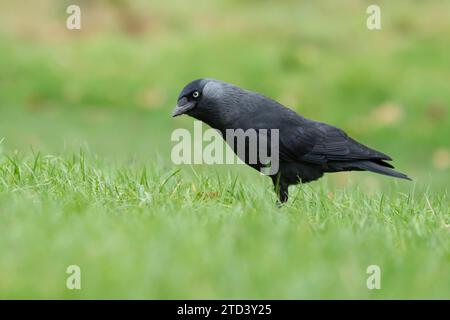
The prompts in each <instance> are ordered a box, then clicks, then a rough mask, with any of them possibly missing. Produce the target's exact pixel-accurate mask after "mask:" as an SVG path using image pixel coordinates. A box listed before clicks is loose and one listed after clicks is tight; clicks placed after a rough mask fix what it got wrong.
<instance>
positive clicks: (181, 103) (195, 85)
mask: <svg viewBox="0 0 450 320" xmlns="http://www.w3.org/2000/svg"><path fill="white" fill-rule="evenodd" d="M231 87H232V86H231V85H230V84H227V83H225V82H222V81H219V80H214V79H198V80H194V81H192V82H190V83H189V84H188V85H186V86H185V87H184V88H183V90H182V91H181V93H180V95H179V96H178V102H177V106H176V107H175V109H174V110H173V112H172V117H177V116H180V115H182V114H187V115H189V116H192V117H194V118H203V117H204V116H206V115H208V114H209V115H211V116H212V115H213V114H215V113H217V112H219V111H220V110H219V109H221V108H220V107H221V106H222V103H223V102H224V100H226V97H227V96H228V95H229V93H230V92H228V91H229V89H230V88H231ZM200 120H203V119H200Z"/></svg>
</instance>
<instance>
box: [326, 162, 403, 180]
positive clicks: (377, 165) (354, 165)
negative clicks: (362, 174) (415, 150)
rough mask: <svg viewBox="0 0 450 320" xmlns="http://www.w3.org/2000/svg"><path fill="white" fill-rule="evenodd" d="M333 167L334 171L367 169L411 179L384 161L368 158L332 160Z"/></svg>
mask: <svg viewBox="0 0 450 320" xmlns="http://www.w3.org/2000/svg"><path fill="white" fill-rule="evenodd" d="M333 169H335V170H336V171H347V170H349V171H350V170H367V171H372V172H375V173H379V174H384V175H386V176H391V177H396V178H400V179H405V180H411V178H410V177H408V176H407V175H406V174H404V173H401V172H398V171H395V170H394V169H393V166H392V165H390V164H389V163H386V162H384V161H377V162H373V161H370V160H362V161H350V162H340V163H339V162H334V163H333Z"/></svg>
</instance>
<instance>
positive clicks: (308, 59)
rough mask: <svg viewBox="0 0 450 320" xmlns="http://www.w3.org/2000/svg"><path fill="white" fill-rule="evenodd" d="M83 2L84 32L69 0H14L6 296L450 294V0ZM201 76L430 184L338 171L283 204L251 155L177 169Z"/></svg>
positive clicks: (4, 165) (2, 33) (6, 80)
mask: <svg viewBox="0 0 450 320" xmlns="http://www.w3.org/2000/svg"><path fill="white" fill-rule="evenodd" d="M72 3H78V4H80V6H81V8H82V15H83V18H82V19H83V22H82V30H81V31H68V30H66V29H65V28H64V25H65V19H66V14H65V8H66V3H64V2H61V1H56V0H41V1H39V3H37V2H36V3H28V2H27V3H26V6H24V5H23V4H24V2H21V1H14V2H4V3H2V4H1V5H0V6H1V8H0V21H1V27H2V28H1V29H0V298H74V299H76V298H447V299H448V298H450V276H449V272H448V271H449V270H450V248H449V245H450V238H449V232H450V230H449V225H450V212H449V207H450V200H449V196H448V181H450V146H449V140H448V137H450V116H449V115H450V108H449V106H450V91H449V90H448V70H450V60H449V59H448V57H447V56H448V52H450V38H449V37H448V34H449V30H450V18H449V12H450V2H448V1H447V2H445V1H440V0H432V1H427V2H419V1H414V6H412V5H411V4H410V3H409V2H400V1H399V2H393V1H375V3H377V4H379V5H380V6H381V9H382V19H383V20H382V30H380V31H368V30H367V28H366V27H365V18H366V14H365V10H366V7H367V5H368V4H367V3H366V2H363V1H359V2H358V1H353V0H348V1H340V2H339V4H338V3H337V2H336V1H333V0H323V1H320V2H317V3H316V2H314V3H312V2H310V1H293V0H292V1H283V2H280V1H274V0H268V1H263V2H261V1H257V2H256V1H248V2H241V1H233V0H231V1H225V0H223V1H202V0H196V1H194V3H192V2H186V1H182V0H173V1H170V2H156V1H152V2H149V1H144V0H136V1H134V0H133V1H127V0H121V1H114V2H113V1H96V2H95V3H94V2H91V1H83V0H78V1H71V2H70V4H72ZM187 17H189V18H187ZM199 77H212V78H218V79H222V80H225V81H228V82H232V83H236V84H238V85H240V86H242V87H245V88H247V89H250V90H254V91H259V92H261V93H264V94H265V95H268V96H270V97H273V98H275V99H276V100H278V101H280V102H282V103H284V104H286V105H288V106H290V107H292V108H293V109H295V110H296V111H297V112H299V113H301V114H302V115H304V116H306V117H309V118H313V119H316V120H320V121H324V122H327V123H330V124H333V125H336V126H338V127H341V128H342V129H344V130H345V131H347V132H348V133H349V134H350V135H351V136H352V137H354V138H355V139H357V140H359V141H361V142H363V143H365V144H367V145H369V146H371V147H373V148H375V149H378V150H381V151H383V152H385V153H387V154H389V155H391V156H392V157H393V158H394V160H395V161H394V165H395V166H396V168H398V169H399V171H402V172H405V173H407V174H408V175H409V176H411V177H412V178H413V179H414V181H413V182H406V181H399V180H395V179H391V178H388V177H382V176H378V175H375V174H370V173H351V174H348V175H347V174H335V175H327V176H326V177H325V178H324V179H322V180H320V181H318V182H314V183H311V184H308V185H304V186H297V187H293V188H292V189H291V200H290V201H289V203H288V204H287V205H286V206H284V207H283V208H277V207H276V205H275V200H276V197H275V194H274V192H273V190H272V186H271V182H270V179H268V178H265V177H261V176H260V175H259V174H258V173H257V172H254V171H252V169H250V168H247V167H245V166H218V165H215V166H192V167H191V166H187V165H185V166H176V165H174V164H173V163H172V161H171V160H170V152H171V147H172V145H173V144H172V143H171V142H170V135H171V133H172V131H173V130H174V129H176V128H180V127H183V128H188V129H190V130H192V128H193V126H192V119H189V118H187V117H180V118H176V119H172V118H171V117H170V113H171V111H172V109H173V107H174V105H175V103H176V101H175V100H176V97H177V96H178V93H179V91H180V90H181V88H182V87H183V85H185V84H186V83H187V82H189V81H190V80H192V79H195V78H199ZM80 150H81V151H80ZM71 264H77V265H79V266H80V267H81V271H82V290H80V291H70V290H67V289H66V286H65V284H66V277H67V274H66V273H65V271H66V268H67V266H69V265H71ZM372 264H376V265H379V266H380V268H381V272H382V279H381V282H382V283H381V285H382V289H381V290H368V289H367V288H366V279H367V277H368V275H367V274H366V269H367V267H368V266H369V265H372Z"/></svg>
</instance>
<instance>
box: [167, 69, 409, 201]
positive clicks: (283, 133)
mask: <svg viewBox="0 0 450 320" xmlns="http://www.w3.org/2000/svg"><path fill="white" fill-rule="evenodd" d="M182 114H187V115H189V116H191V117H193V118H195V119H198V120H200V121H202V122H204V123H206V124H208V125H209V126H210V127H212V128H214V129H216V130H218V131H219V132H220V133H221V134H222V137H226V131H227V130H229V129H232V130H238V129H241V131H247V130H249V129H251V130H256V131H258V132H259V131H262V130H264V132H268V135H269V138H268V139H267V143H268V144H269V145H268V146H266V147H267V149H268V150H272V149H271V145H270V144H271V143H272V144H273V143H277V144H278V146H277V147H278V152H279V154H278V155H277V156H278V157H277V159H278V160H279V164H278V168H279V169H278V171H277V172H275V173H274V172H272V173H271V174H268V175H269V176H270V177H271V179H272V181H273V184H274V187H275V191H276V193H277V195H278V198H279V201H280V202H281V203H284V202H286V201H287V200H288V188H289V186H290V185H295V184H298V183H307V182H310V181H314V180H317V179H318V178H320V177H322V175H323V174H324V173H326V172H340V171H366V170H367V171H372V172H376V173H380V174H384V175H387V176H392V177H397V178H402V179H408V180H411V179H410V178H409V177H408V176H407V175H405V174H403V173H400V172H397V171H395V170H393V168H394V167H393V166H392V165H391V164H389V163H387V162H386V161H390V160H392V159H391V157H389V156H388V155H386V154H384V153H382V152H379V151H376V150H374V149H371V148H369V147H366V146H365V145H363V144H361V143H359V142H357V141H355V140H353V139H352V138H350V137H349V136H348V135H347V134H346V133H345V132H344V131H342V130H341V129H338V128H336V127H333V126H331V125H328V124H325V123H322V122H317V121H313V120H310V119H307V118H304V117H302V116H301V115H299V114H297V113H296V112H294V111H293V110H291V109H288V108H286V107H285V106H283V105H281V104H280V103H278V102H276V101H274V100H272V99H270V98H268V97H265V96H263V95H261V94H259V93H255V92H251V91H248V90H245V89H242V88H240V87H238V86H235V85H232V84H229V83H226V82H223V81H219V80H214V79H206V78H205V79H198V80H194V81H192V82H191V83H189V84H188V85H187V86H186V87H184V89H183V90H182V91H181V93H180V95H179V97H178V103H177V106H176V108H175V110H174V111H173V113H172V116H173V117H176V116H179V115H182ZM273 129H278V131H277V132H278V140H279V141H276V142H273V141H271V139H270V132H274V131H273ZM272 135H273V134H272ZM225 140H226V142H227V143H228V144H229V145H230V146H232V149H233V151H234V152H235V153H236V154H237V155H238V157H240V158H241V159H242V160H243V161H244V162H245V163H246V164H248V165H250V166H251V167H253V168H255V169H257V170H260V171H262V170H263V169H264V167H265V166H267V163H266V162H265V161H262V159H260V158H259V152H258V160H257V161H256V163H255V161H253V162H251V161H249V159H248V156H247V154H245V155H244V156H242V155H241V154H239V153H238V152H237V150H236V148H237V144H236V143H233V141H231V142H230V141H227V140H229V139H225ZM249 144H250V141H246V142H245V152H246V153H248V152H249V150H250V149H251V147H252V146H251V145H249ZM258 146H259V145H258ZM272 156H273V155H272Z"/></svg>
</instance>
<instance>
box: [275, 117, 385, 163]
mask: <svg viewBox="0 0 450 320" xmlns="http://www.w3.org/2000/svg"><path fill="white" fill-rule="evenodd" d="M302 122H303V123H302V124H301V125H299V126H296V127H294V128H293V127H290V128H287V129H285V130H283V129H282V130H280V154H281V158H282V159H283V160H285V161H290V162H292V161H303V162H309V163H313V164H326V163H328V162H329V161H355V160H371V161H374V162H379V163H380V164H382V165H385V166H386V165H387V166H390V165H389V164H387V163H385V162H383V160H392V159H391V158H390V157H389V156H388V155H386V154H384V153H381V152H379V151H376V150H374V149H371V148H369V147H366V146H365V145H363V144H361V143H359V142H357V141H355V140H353V139H352V138H350V137H349V136H348V135H347V134H346V133H345V132H344V131H342V130H341V129H338V128H336V127H333V126H330V125H328V124H325V123H321V122H316V121H312V120H308V119H303V121H302Z"/></svg>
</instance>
